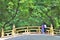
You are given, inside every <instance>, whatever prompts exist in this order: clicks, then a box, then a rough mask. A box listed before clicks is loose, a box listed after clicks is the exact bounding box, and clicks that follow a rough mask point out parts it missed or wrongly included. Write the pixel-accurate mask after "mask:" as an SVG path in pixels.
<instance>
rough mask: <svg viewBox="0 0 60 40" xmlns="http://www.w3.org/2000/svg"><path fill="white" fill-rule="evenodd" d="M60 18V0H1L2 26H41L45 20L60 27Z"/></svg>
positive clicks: (0, 14) (0, 15)
mask: <svg viewBox="0 0 60 40" xmlns="http://www.w3.org/2000/svg"><path fill="white" fill-rule="evenodd" d="M59 20H60V1H59V0H0V28H1V27H5V29H6V30H8V29H11V28H12V25H13V24H15V25H16V26H17V27H19V26H40V25H42V23H43V22H45V23H46V24H47V26H49V25H50V24H53V25H54V28H59V27H60V21H59Z"/></svg>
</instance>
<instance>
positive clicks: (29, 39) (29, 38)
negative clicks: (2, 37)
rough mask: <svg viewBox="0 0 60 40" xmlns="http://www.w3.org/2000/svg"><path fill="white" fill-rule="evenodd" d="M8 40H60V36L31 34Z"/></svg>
mask: <svg viewBox="0 0 60 40" xmlns="http://www.w3.org/2000/svg"><path fill="white" fill-rule="evenodd" d="M6 40H60V36H50V35H46V34H29V35H25V34H24V35H22V36H17V37H11V38H8V39H6Z"/></svg>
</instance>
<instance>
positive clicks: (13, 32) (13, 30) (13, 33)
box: [12, 24, 16, 35]
mask: <svg viewBox="0 0 60 40" xmlns="http://www.w3.org/2000/svg"><path fill="white" fill-rule="evenodd" d="M15 31H16V29H15V24H13V29H12V35H15Z"/></svg>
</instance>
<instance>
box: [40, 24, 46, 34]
mask: <svg viewBox="0 0 60 40" xmlns="http://www.w3.org/2000/svg"><path fill="white" fill-rule="evenodd" d="M46 27H47V26H46V24H45V23H44V24H42V26H41V29H42V30H41V32H42V34H44V33H45V32H46Z"/></svg>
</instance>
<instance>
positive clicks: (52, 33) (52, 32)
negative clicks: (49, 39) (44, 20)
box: [50, 24, 54, 36]
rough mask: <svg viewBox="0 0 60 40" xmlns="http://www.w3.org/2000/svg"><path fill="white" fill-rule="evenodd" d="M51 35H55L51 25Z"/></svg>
mask: <svg viewBox="0 0 60 40" xmlns="http://www.w3.org/2000/svg"><path fill="white" fill-rule="evenodd" d="M50 35H52V36H53V35H54V30H53V25H52V24H51V27H50Z"/></svg>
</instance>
